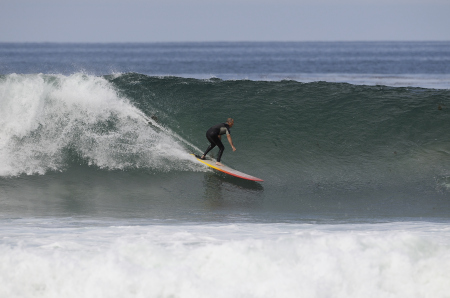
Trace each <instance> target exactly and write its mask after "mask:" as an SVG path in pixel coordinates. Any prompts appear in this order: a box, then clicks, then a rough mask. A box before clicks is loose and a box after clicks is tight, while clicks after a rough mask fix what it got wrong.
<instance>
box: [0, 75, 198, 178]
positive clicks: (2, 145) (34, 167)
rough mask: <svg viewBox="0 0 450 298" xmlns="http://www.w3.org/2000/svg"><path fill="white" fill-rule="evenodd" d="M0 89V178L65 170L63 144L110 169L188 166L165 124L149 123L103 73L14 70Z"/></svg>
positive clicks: (179, 147) (187, 160)
mask: <svg viewBox="0 0 450 298" xmlns="http://www.w3.org/2000/svg"><path fill="white" fill-rule="evenodd" d="M0 95H1V96H0V107H1V108H0V175H2V176H5V175H19V174H21V173H27V174H33V173H40V174H43V173H45V172H46V171H48V170H63V169H64V168H65V167H66V166H67V160H66V153H67V150H72V151H73V152H76V153H77V154H78V155H80V157H81V158H82V159H85V160H88V161H89V163H90V164H92V165H95V166H98V167H101V168H108V169H124V168H129V167H132V168H140V167H144V168H157V169H160V170H164V171H165V170H171V169H182V168H184V167H185V166H186V164H187V165H191V167H192V165H193V164H194V163H191V162H189V160H191V159H192V158H191V157H190V156H189V154H188V153H187V152H186V150H185V149H184V148H183V147H182V146H181V145H180V144H179V143H178V141H176V140H175V139H174V137H172V136H171V135H170V134H169V133H168V130H166V131H161V130H155V129H154V128H152V127H151V126H149V125H147V124H146V121H145V119H144V118H143V113H142V112H141V111H139V110H138V109H137V108H135V107H134V106H133V105H132V104H130V102H128V101H127V100H126V99H124V98H122V97H121V96H120V95H118V93H117V92H116V90H115V89H114V88H113V87H112V85H111V84H110V83H109V82H108V81H106V80H105V79H103V78H101V77H96V76H89V75H85V74H81V73H77V74H73V75H70V76H64V75H43V74H38V75H16V74H12V75H8V76H4V77H3V78H2V79H1V80H0ZM102 127H105V129H102ZM169 160H170V162H168V161H169ZM183 163H184V164H185V165H184V166H183V167H182V166H180V164H183Z"/></svg>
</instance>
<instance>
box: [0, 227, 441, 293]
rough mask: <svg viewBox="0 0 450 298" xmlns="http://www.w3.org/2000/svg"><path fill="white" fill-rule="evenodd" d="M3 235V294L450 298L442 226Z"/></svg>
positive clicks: (63, 230) (48, 230) (68, 230)
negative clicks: (447, 296)
mask: <svg viewBox="0 0 450 298" xmlns="http://www.w3.org/2000/svg"><path fill="white" fill-rule="evenodd" d="M45 221H48V222H46V223H43V222H45ZM64 225H65V227H64ZM56 226H59V228H56ZM0 235H1V238H0V297H121V298H126V297H445V296H446V295H448V293H449V291H450V284H449V283H448V280H449V279H450V271H449V270H448V268H449V266H450V230H449V228H448V227H447V226H446V225H441V224H427V223H400V224H396V223H392V224H370V225H336V226H329V225H306V224H233V225H217V224H215V225H175V224H174V225H148V226H144V225H142V226H129V225H128V226H126V225H125V226H103V227H102V226H98V225H95V224H86V225H84V226H83V224H81V225H80V224H79V225H78V226H77V227H73V226H71V225H70V224H64V223H62V222H61V220H58V221H56V222H55V221H51V220H48V219H47V220H39V219H38V220H32V221H24V220H18V221H9V222H6V221H3V222H2V225H1V229H0Z"/></svg>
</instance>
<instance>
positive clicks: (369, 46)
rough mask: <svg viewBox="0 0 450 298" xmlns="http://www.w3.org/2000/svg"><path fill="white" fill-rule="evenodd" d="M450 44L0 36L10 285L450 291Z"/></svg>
mask: <svg viewBox="0 0 450 298" xmlns="http://www.w3.org/2000/svg"><path fill="white" fill-rule="evenodd" d="M449 49H450V47H449V44H448V42H447V43H446V42H423V43H421V42H414V43H408V42H378V43H173V44H171V43H168V44H165V43H158V44H5V43H0V297H212V296H214V297H450V294H449V293H450V286H449V283H448V280H449V279H450V273H449V271H448V267H449V265H450V226H449V223H450V220H449V214H450V213H449V212H450V159H449V157H450V137H449V134H448V123H449V120H450V115H449V111H450V110H449V108H450V102H449V99H450V89H449V76H450V64H449V62H450V51H449ZM228 117H233V118H234V119H235V126H234V127H233V128H232V130H231V133H232V137H233V142H234V145H235V146H236V148H237V151H236V152H232V150H231V149H230V148H229V146H228V144H225V143H224V144H225V147H226V149H225V153H224V155H223V159H222V161H223V162H224V163H225V164H226V165H228V166H230V167H232V168H236V169H237V170H240V171H243V172H245V173H249V174H251V175H254V176H257V177H261V178H262V179H264V182H261V183H258V182H252V181H245V180H240V179H238V178H236V177H231V176H227V175H225V174H222V173H218V172H215V171H213V170H211V169H208V168H205V167H204V166H202V164H199V163H198V162H196V160H195V159H194V158H193V157H192V156H191V155H190V153H201V152H202V151H203V150H205V149H206V147H207V145H208V143H207V141H206V138H205V132H206V130H207V129H208V128H209V127H210V126H212V125H214V124H217V123H219V122H222V121H225V120H226V118H228ZM227 146H228V147H227ZM214 154H216V152H213V153H212V157H214Z"/></svg>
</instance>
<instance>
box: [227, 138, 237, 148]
mask: <svg viewBox="0 0 450 298" xmlns="http://www.w3.org/2000/svg"><path fill="white" fill-rule="evenodd" d="M227 139H228V142H229V143H230V145H231V148H233V151H236V148H235V147H234V145H233V141H232V140H231V135H227Z"/></svg>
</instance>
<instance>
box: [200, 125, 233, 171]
mask: <svg viewBox="0 0 450 298" xmlns="http://www.w3.org/2000/svg"><path fill="white" fill-rule="evenodd" d="M224 134H227V135H229V134H230V126H229V125H228V124H227V123H220V124H217V125H214V126H213V127H211V128H210V129H208V131H207V132H206V138H207V139H208V141H209V142H210V143H211V144H209V147H208V148H207V149H206V151H205V153H203V155H204V156H206V154H208V152H209V151H211V149H213V148H214V147H216V146H217V147H219V154H218V155H217V161H218V162H220V159H221V157H222V153H223V150H225V147H224V146H223V144H222V141H221V140H220V139H219V135H224Z"/></svg>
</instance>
